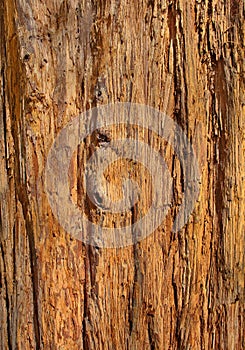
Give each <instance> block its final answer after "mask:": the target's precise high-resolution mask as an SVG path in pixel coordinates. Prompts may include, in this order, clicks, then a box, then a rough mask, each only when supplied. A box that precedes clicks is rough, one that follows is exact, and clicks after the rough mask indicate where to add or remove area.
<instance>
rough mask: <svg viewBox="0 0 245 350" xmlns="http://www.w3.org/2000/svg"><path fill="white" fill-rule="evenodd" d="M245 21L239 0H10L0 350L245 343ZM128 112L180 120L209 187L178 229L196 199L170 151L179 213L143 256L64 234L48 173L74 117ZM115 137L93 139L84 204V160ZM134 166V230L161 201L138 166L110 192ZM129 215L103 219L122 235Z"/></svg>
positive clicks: (4, 66)
mask: <svg viewBox="0 0 245 350" xmlns="http://www.w3.org/2000/svg"><path fill="white" fill-rule="evenodd" d="M244 11H245V10H244V2H243V1H242V0H198V1H195V2H194V1H189V0H173V1H171V0H163V1H160V0H152V1H146V0H142V1H138V0H137V1H127V0H122V1H117V0H110V1H109V0H98V1H85V0H80V1H78V0H64V1H61V0H49V1H39V0H33V1H29V0H8V1H7V0H6V1H3V0H1V77H0V79H1V101H0V109H1V116H0V148H1V154H0V156H1V159H0V175H1V176H0V196H1V203H0V227H1V244H0V250H1V252H0V273H1V275H0V283H1V295H0V307H1V313H0V324H1V329H0V344H1V345H0V347H1V349H3V350H5V349H21V350H22V349H45V350H46V349H52V350H53V349H63V350H65V349H79V350H80V349H96V350H98V349H103V350H106V349H117V350H120V349H122V350H123V349H136V350H137V349H139V350H141V349H161V350H162V349H181V350H183V349H186V350H187V349H193V350H194V349H227V350H230V349H232V350H233V349H234V350H241V349H244V348H245V343H244V342H245V319H244V301H245V293H244V287H245V286H244V281H245V264H244V246H245V245H244V232H245V221H244V214H245V210H244V209H245V201H244V198H245V197H244V196H245V193H244V187H245V186H244V181H245V152H244V151H245V133H244V130H245V117H244V112H245V93H244V91H245V90H244V88H245V86H244V85H245V84H244V83H245V75H244V73H245V57H244V34H245V24H244ZM164 96H165V98H164ZM166 96H167V97H166ZM117 101H120V102H125V101H129V102H137V103H142V104H146V105H149V106H152V107H155V108H157V109H159V110H161V111H164V112H166V113H167V114H168V115H169V116H171V118H173V119H174V120H175V121H177V122H178V123H179V125H180V126H181V127H182V128H183V130H184V131H185V133H186V134H187V135H188V138H189V140H190V141H191V142H192V144H193V146H194V148H195V150H196V154H197V155H198V159H199V166H200V169H201V175H202V181H201V192H200V196H199V200H198V202H197V204H196V206H195V210H194V211H193V213H192V215H191V216H190V219H189V221H188V223H187V224H186V225H185V227H184V228H182V230H181V231H180V232H179V233H178V234H172V232H171V227H172V223H173V220H174V217H175V215H176V211H177V210H178V205H179V203H181V201H182V200H183V196H184V194H183V193H182V182H183V179H182V175H181V170H180V166H179V162H178V159H176V157H175V156H174V155H173V154H172V153H171V152H169V153H167V154H166V158H167V159H166V162H167V164H168V165H169V167H170V168H171V173H172V176H173V179H174V189H175V191H174V192H175V193H174V195H175V197H174V198H175V205H173V207H172V208H171V210H170V212H169V213H168V215H167V217H166V220H165V221H164V222H163V223H162V225H161V226H160V227H159V229H158V230H157V231H156V232H154V233H153V234H152V235H150V236H148V237H147V238H146V239H145V240H143V241H141V242H139V243H137V244H135V245H134V246H129V247H126V248H121V249H119V248H118V249H101V248H96V247H93V246H86V245H84V244H83V243H82V242H80V241H78V240H76V239H74V238H72V237H71V236H70V235H69V233H66V232H65V231H64V230H63V229H62V227H61V226H60V225H59V223H58V222H57V220H56V219H55V217H54V216H53V214H52V211H51V209H50V206H49V203H48V200H47V196H46V193H45V191H44V171H45V163H46V160H47V155H48V152H49V149H50V147H51V145H52V143H53V141H54V139H55V137H56V135H57V134H58V132H59V131H60V130H61V129H62V128H63V127H64V126H65V125H66V124H67V123H68V122H69V121H70V120H72V119H73V118H74V117H76V116H77V115H78V114H79V113H81V112H83V111H85V110H87V109H89V108H91V107H95V106H98V105H100V104H107V103H111V102H117ZM108 133H109V136H108ZM116 133H117V130H114V129H113V130H109V131H108V130H107V131H102V134H100V133H99V132H98V133H96V134H95V135H93V136H92V137H91V138H89V140H88V142H87V143H86V145H85V147H83V146H81V147H80V148H79V149H78V151H77V153H76V156H74V158H73V161H72V164H71V169H70V181H71V188H73V192H72V193H73V197H74V200H77V202H78V203H79V205H80V206H81V208H82V209H83V208H85V206H86V203H87V202H86V200H87V199H86V198H85V195H84V193H83V192H82V191H79V186H78V185H79V181H77V178H79V176H77V172H78V169H79V165H80V168H82V167H83V159H84V155H88V154H90V153H91V152H92V151H93V150H94V149H96V147H98V146H100V140H101V138H102V139H103V140H104V141H105V139H106V137H112V138H113V137H114V136H115V135H116ZM140 133H141V131H139V135H141V134H140ZM138 137H143V136H142V135H141V136H138ZM145 137H146V138H148V140H149V143H150V142H152V143H153V144H154V147H155V148H158V149H159V150H161V149H162V148H163V144H164V143H163V141H162V140H160V139H159V137H157V136H156V135H155V136H154V135H153V136H152V135H147V136H145ZM102 146H103V145H102ZM130 166H131V167H132V169H131V168H130V169H131V170H130V171H131V173H132V176H135V178H137V179H139V178H140V177H141V183H140V184H141V186H142V193H141V195H142V196H141V201H140V204H139V206H138V207H137V208H136V210H135V213H134V216H135V218H136V219H137V216H138V215H139V213H140V212H144V211H146V210H147V208H148V204H149V201H150V199H149V197H150V188H151V184H150V180H149V176H148V174H147V172H146V171H145V170H144V168H142V167H141V166H140V165H137V164H134V165H129V164H128V162H127V161H125V163H123V162H121V163H120V164H116V165H114V168H113V166H112V168H111V169H110V172H109V181H110V182H111V183H112V185H114V186H115V188H120V186H121V178H120V176H118V174H120V173H121V174H122V175H121V176H127V173H129V167H130ZM120 169H121V171H120ZM125 169H126V170H125ZM75 175H76V176H75ZM76 183H77V184H76ZM76 186H77V187H76ZM112 195H113V194H112ZM114 196H115V198H116V196H117V194H116V193H115V194H114ZM87 207H88V212H89V213H88V215H90V216H91V218H92V219H93V220H94V222H97V221H98V220H99V219H100V214H98V212H97V211H96V209H95V208H93V207H92V206H90V205H88V206H87ZM130 215H131V216H130ZM132 215H133V214H132V213H131V214H129V215H128V216H127V215H125V217H122V219H121V220H122V221H124V223H126V222H128V221H130V220H132ZM119 219H120V218H119V217H117V216H116V215H114V216H113V215H111V216H110V215H108V216H107V217H106V218H105V220H106V223H107V225H108V226H109V227H113V225H116V224H117V222H118V220H119Z"/></svg>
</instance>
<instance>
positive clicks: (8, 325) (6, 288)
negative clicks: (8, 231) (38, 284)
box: [0, 242, 12, 350]
mask: <svg viewBox="0 0 245 350" xmlns="http://www.w3.org/2000/svg"><path fill="white" fill-rule="evenodd" d="M0 248H1V255H2V259H3V268H4V271H3V273H4V284H5V290H6V301H5V303H6V314H7V315H6V318H7V337H8V349H9V350H12V342H11V339H12V337H11V329H12V327H11V316H10V314H11V312H10V300H9V293H8V281H7V268H6V261H5V253H4V248H3V244H2V242H1V243H0Z"/></svg>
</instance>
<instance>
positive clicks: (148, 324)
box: [147, 320, 156, 350]
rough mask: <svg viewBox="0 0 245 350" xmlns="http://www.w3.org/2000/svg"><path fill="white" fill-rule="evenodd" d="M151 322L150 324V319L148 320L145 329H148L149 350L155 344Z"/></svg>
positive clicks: (151, 349)
mask: <svg viewBox="0 0 245 350" xmlns="http://www.w3.org/2000/svg"><path fill="white" fill-rule="evenodd" d="M151 324H152V320H148V323H147V331H148V337H149V343H150V350H155V349H156V344H155V341H154V333H153V330H152V326H151Z"/></svg>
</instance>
